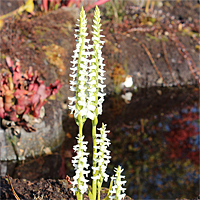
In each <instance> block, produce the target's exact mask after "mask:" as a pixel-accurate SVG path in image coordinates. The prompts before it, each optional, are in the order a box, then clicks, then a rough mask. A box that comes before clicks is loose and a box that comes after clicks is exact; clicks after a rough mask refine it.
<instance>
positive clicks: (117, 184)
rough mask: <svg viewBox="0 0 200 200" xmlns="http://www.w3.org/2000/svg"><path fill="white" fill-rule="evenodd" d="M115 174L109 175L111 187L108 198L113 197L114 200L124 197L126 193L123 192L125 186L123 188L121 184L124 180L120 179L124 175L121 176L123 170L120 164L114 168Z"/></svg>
mask: <svg viewBox="0 0 200 200" xmlns="http://www.w3.org/2000/svg"><path fill="white" fill-rule="evenodd" d="M114 171H115V176H114V177H111V179H113V182H114V184H113V187H112V190H111V191H110V194H111V195H110V196H109V199H115V200H121V199H124V198H125V196H126V194H125V193H124V192H125V190H126V188H123V187H122V185H124V184H125V183H126V181H122V180H121V179H122V178H125V176H122V175H121V173H122V172H123V171H124V170H123V169H122V168H121V166H118V168H115V170H114Z"/></svg>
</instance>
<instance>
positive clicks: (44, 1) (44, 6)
mask: <svg viewBox="0 0 200 200" xmlns="http://www.w3.org/2000/svg"><path fill="white" fill-rule="evenodd" d="M42 5H43V8H44V10H45V11H48V0H42Z"/></svg>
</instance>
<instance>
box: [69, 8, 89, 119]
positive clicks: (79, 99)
mask: <svg viewBox="0 0 200 200" xmlns="http://www.w3.org/2000/svg"><path fill="white" fill-rule="evenodd" d="M78 21H79V22H80V23H79V24H77V26H78V29H77V30H75V31H76V32H77V34H75V38H76V39H77V43H76V50H74V51H73V52H74V55H73V56H72V58H73V60H72V61H71V63H72V67H70V69H71V70H72V74H70V77H72V80H71V81H70V84H71V86H70V90H71V91H74V92H75V96H74V97H69V100H70V101H71V102H70V103H69V104H70V105H69V109H70V110H71V113H73V114H74V117H75V118H78V116H79V115H80V116H81V117H83V116H85V117H86V118H87V111H88V109H87V102H86V100H87V98H86V97H87V92H86V91H87V77H88V72H87V68H88V62H89V56H90V53H89V52H88V47H87V45H86V43H88V42H89V39H86V36H87V35H88V33H86V30H87V28H86V25H87V21H86V16H85V11H84V10H83V8H82V9H81V12H80V20H78Z"/></svg>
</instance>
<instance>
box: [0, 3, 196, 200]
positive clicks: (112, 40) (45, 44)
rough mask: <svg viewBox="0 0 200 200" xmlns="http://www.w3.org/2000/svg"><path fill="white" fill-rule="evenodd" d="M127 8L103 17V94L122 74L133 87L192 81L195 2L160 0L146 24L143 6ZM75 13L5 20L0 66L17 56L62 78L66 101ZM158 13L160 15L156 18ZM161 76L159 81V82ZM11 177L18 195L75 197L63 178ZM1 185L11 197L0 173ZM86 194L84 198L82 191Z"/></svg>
mask: <svg viewBox="0 0 200 200" xmlns="http://www.w3.org/2000/svg"><path fill="white" fill-rule="evenodd" d="M126 9H127V15H125V16H124V18H123V20H122V22H120V23H117V24H116V23H115V22H114V20H112V21H105V22H103V29H104V31H103V34H104V35H106V43H105V47H104V48H103V55H104V58H105V63H106V70H107V75H106V76H107V80H106V81H107V82H106V84H107V93H108V94H109V93H114V92H116V85H115V84H114V81H116V82H117V81H118V79H119V78H120V77H121V76H125V75H126V74H130V75H131V76H132V77H133V78H134V85H135V86H137V87H146V86H148V87H149V86H157V85H165V86H168V85H169V86H173V85H184V84H196V83H197V81H198V79H199V72H198V71H199V69H198V67H195V66H198V64H199V52H198V50H199V38H198V37H197V36H196V35H197V34H198V33H199V19H198V9H199V4H198V1H197V0H194V1H185V2H182V1H180V2H179V3H178V1H177V2H176V1H172V2H170V5H168V4H167V3H166V4H164V6H163V7H162V8H161V9H160V10H162V12H163V13H160V14H159V12H158V13H157V14H156V20H157V22H156V23H154V24H153V25H151V26H149V24H150V23H149V20H147V18H148V17H145V15H144V11H143V10H142V11H134V10H133V9H128V8H126ZM157 10H159V9H157ZM75 13H76V12H75V11H73V10H72V11H69V10H65V9H59V10H57V11H54V12H50V13H47V14H41V16H35V17H33V18H32V19H27V16H22V18H21V19H18V20H14V19H13V18H9V19H7V20H6V21H5V24H4V27H3V29H2V32H1V34H0V36H1V40H0V46H1V52H0V57H1V65H0V67H5V56H10V57H11V58H12V59H13V60H16V59H19V60H20V62H21V67H22V70H23V71H25V70H26V69H27V68H28V66H33V68H34V69H35V70H38V71H39V73H40V74H41V76H42V78H43V79H44V80H45V82H46V84H49V83H50V82H53V81H54V80H55V79H57V78H59V79H61V80H62V82H63V83H64V85H63V87H62V89H61V92H60V93H59V94H58V96H57V98H58V100H60V101H61V102H62V103H64V102H66V101H67V97H68V96H71V95H70V91H69V84H68V82H69V79H68V78H69V71H70V70H69V68H70V62H69V61H70V60H71V55H72V51H73V50H74V48H75V39H74V36H73V34H74V31H73V30H74V27H75V26H74V24H75V22H76V14H75ZM167 13H169V14H167ZM136 14H137V15H136ZM163 14H164V15H165V17H164V18H163V19H160V20H158V19H159V18H161V17H162V15H163ZM173 16H175V18H173ZM106 17H107V16H106V15H104V16H103V18H106ZM91 18H92V13H89V14H88V24H91ZM150 18H151V17H150ZM191 19H192V20H191ZM171 25H172V26H173V28H172V29H170V28H169V27H170V26H171ZM88 28H89V30H90V29H91V28H90V26H89V27H88ZM174 34H175V35H176V37H174ZM163 43H164V45H165V47H163ZM164 48H166V52H167V55H166V56H165V51H164ZM151 57H152V58H151ZM166 57H167V58H168V62H167V60H166ZM170 68H171V70H172V73H171V71H170ZM121 72H122V74H120V73H121ZM161 77H163V81H161V82H160V81H159V78H161ZM120 80H121V79H120ZM11 182H12V185H13V187H14V189H15V191H16V193H17V194H18V196H19V197H20V199H33V198H34V197H35V198H37V199H40V198H42V196H43V197H44V199H61V198H64V199H75V198H74V196H73V195H72V193H71V192H69V190H68V185H67V184H66V181H64V180H62V181H59V180H51V179H47V180H44V179H41V180H40V181H28V180H23V179H12V178H11ZM0 190H1V194H0V196H1V199H14V198H15V197H14V196H13V192H12V190H11V187H10V184H9V183H8V181H7V177H6V179H5V178H4V177H2V178H1V184H0ZM85 199H88V198H87V197H86V196H85Z"/></svg>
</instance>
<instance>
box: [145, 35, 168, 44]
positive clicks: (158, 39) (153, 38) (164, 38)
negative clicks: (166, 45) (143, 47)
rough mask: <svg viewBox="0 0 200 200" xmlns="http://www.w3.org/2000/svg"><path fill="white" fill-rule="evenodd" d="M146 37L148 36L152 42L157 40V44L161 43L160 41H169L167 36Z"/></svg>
mask: <svg viewBox="0 0 200 200" xmlns="http://www.w3.org/2000/svg"><path fill="white" fill-rule="evenodd" d="M145 35H146V37H147V38H149V39H151V40H155V41H156V42H160V41H164V42H166V41H168V38H167V37H166V36H164V35H162V36H161V37H160V38H158V37H155V36H153V35H151V34H149V33H145Z"/></svg>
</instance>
